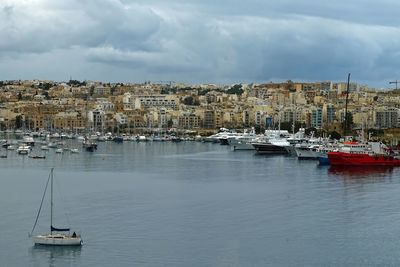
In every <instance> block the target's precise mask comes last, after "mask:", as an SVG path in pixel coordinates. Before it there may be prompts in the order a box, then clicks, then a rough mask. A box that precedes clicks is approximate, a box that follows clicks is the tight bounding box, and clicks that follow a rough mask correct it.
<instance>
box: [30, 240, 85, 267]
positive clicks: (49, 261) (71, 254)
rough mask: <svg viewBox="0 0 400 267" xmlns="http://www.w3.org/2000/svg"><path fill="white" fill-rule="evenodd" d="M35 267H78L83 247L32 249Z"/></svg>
mask: <svg viewBox="0 0 400 267" xmlns="http://www.w3.org/2000/svg"><path fill="white" fill-rule="evenodd" d="M29 252H30V254H31V259H32V263H33V266H60V265H63V266H65V265H68V266H77V265H78V263H79V262H80V255H81V246H44V245H34V246H32V247H31V248H30V251H29Z"/></svg>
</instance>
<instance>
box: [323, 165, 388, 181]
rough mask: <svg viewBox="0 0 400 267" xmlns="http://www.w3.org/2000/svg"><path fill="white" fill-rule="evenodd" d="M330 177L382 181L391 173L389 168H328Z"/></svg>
mask: <svg viewBox="0 0 400 267" xmlns="http://www.w3.org/2000/svg"><path fill="white" fill-rule="evenodd" d="M328 173H329V174H330V175H337V176H342V177H343V178H368V179H371V178H374V179H383V178H384V177H386V176H387V175H388V174H392V173H393V167H390V166H387V167H386V166H330V167H329V169H328Z"/></svg>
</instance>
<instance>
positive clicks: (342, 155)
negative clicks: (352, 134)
mask: <svg viewBox="0 0 400 267" xmlns="http://www.w3.org/2000/svg"><path fill="white" fill-rule="evenodd" d="M327 154H328V159H329V162H330V164H331V165H334V166H392V167H393V166H400V158H399V157H397V156H395V155H394V154H393V153H391V151H390V150H389V149H388V148H387V147H386V146H385V145H384V144H382V143H378V142H370V143H357V142H345V143H343V146H341V147H340V148H339V149H338V151H333V152H328V153H327Z"/></svg>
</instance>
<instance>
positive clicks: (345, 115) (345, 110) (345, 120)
mask: <svg viewBox="0 0 400 267" xmlns="http://www.w3.org/2000/svg"><path fill="white" fill-rule="evenodd" d="M349 87H350V73H349V74H348V75H347V89H346V105H345V109H344V127H343V135H344V136H346V134H347V102H348V100H349Z"/></svg>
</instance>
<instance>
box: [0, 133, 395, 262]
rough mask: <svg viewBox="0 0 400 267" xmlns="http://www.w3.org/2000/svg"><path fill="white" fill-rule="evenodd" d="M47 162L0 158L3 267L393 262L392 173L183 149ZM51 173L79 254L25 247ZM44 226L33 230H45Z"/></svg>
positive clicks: (69, 156) (106, 152) (220, 149)
mask: <svg viewBox="0 0 400 267" xmlns="http://www.w3.org/2000/svg"><path fill="white" fill-rule="evenodd" d="M72 142H73V143H76V144H78V143H79V142H78V140H74V141H72ZM79 144H81V143H79ZM35 147H36V145H35ZM81 149H82V148H81ZM47 153H48V156H46V158H45V159H32V158H30V157H29V156H27V155H18V154H17V153H15V152H14V154H9V157H8V158H6V159H1V160H0V168H1V169H2V175H1V180H2V187H1V188H0V212H1V214H2V220H1V222H0V226H1V227H2V229H4V230H3V232H2V241H1V242H0V248H1V249H0V257H1V258H2V259H5V265H7V266H17V265H18V266H26V265H38V266H43V265H44V266H46V265H55V266H71V265H73V266H94V265H103V266H110V265H115V264H116V265H132V264H133V265H142V266H143V265H147V266H204V265H206V266H218V265H233V266H260V265H261V266H268V265H269V266H294V265H301V266H332V265H334V266H360V265H359V263H360V262H362V263H363V266H376V265H379V264H383V265H385V264H386V263H389V262H390V263H391V264H393V265H398V264H400V262H399V260H398V257H396V256H395V255H397V254H396V253H394V251H395V250H397V247H398V240H397V238H396V236H398V235H399V234H400V228H399V227H398V223H397V222H398V221H399V220H400V209H399V207H398V206H397V205H396V204H395V203H398V202H399V201H400V197H399V196H400V179H399V177H400V175H399V174H400V169H398V168H373V169H369V170H368V169H366V168H354V167H352V168H340V167H334V166H320V165H319V164H318V162H317V161H310V160H298V159H297V158H296V157H291V156H288V155H265V154H257V153H255V151H232V149H231V148H230V147H229V146H224V145H220V144H216V143H208V142H193V141H187V142H157V141H156V142H154V141H153V142H123V143H117V142H112V141H106V142H99V143H98V149H97V150H96V151H95V152H94V153H92V152H87V151H80V153H60V154H58V153H55V149H54V148H53V149H51V148H50V150H49V151H48V152H47ZM53 167H54V169H55V171H56V183H55V186H54V187H55V192H57V194H56V195H55V198H56V199H55V202H56V203H57V205H58V206H57V207H56V211H58V214H55V217H56V218H62V217H63V216H62V215H63V212H64V211H68V215H69V216H68V217H69V218H70V222H69V223H68V226H71V227H73V228H74V229H76V228H78V231H79V232H80V233H81V234H82V236H84V245H83V246H82V247H81V248H63V249H60V248H48V247H41V246H39V247H38V246H33V244H32V241H31V240H30V239H29V238H28V236H27V233H28V231H30V230H31V228H32V222H33V221H34V219H35V216H36V211H37V207H38V205H39V204H40V203H39V199H38V195H40V194H41V192H43V189H44V183H45V182H46V178H47V176H48V173H49V170H50V168H53ZM60 188H62V190H60ZM60 191H61V192H62V194H60ZM6 192H15V193H14V194H9V193H6ZM61 200H62V201H61ZM60 211H61V212H60ZM43 216H44V217H43V218H42V217H40V218H39V222H38V227H39V229H38V231H39V232H45V231H46V230H47V225H48V221H47V219H46V218H48V217H47V216H49V215H48V214H46V212H44V214H43ZM61 222H63V221H62V220H60V221H56V222H55V223H57V225H58V226H60V227H64V226H65V224H63V223H61ZM366 244H368V245H366ZM20 251H24V253H22V254H21V253H19V252H20ZM10 255H15V256H10ZM205 255H206V256H205ZM315 255H320V256H319V257H315ZM321 255H322V256H321ZM376 255H380V256H379V257H376ZM237 256H238V257H237Z"/></svg>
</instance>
